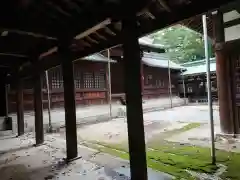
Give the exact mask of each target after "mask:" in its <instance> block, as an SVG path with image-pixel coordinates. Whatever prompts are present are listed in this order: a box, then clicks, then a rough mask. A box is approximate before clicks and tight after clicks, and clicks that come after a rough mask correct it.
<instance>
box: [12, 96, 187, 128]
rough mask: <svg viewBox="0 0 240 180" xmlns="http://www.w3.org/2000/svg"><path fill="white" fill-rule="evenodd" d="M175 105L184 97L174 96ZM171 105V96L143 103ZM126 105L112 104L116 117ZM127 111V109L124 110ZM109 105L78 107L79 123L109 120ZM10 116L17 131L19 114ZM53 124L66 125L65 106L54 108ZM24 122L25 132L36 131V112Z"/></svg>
mask: <svg viewBox="0 0 240 180" xmlns="http://www.w3.org/2000/svg"><path fill="white" fill-rule="evenodd" d="M172 100H173V101H172V102H173V106H181V105H183V104H184V99H181V98H179V97H173V99H172ZM169 107H170V100H169V98H160V99H152V100H146V101H145V103H144V104H143V111H144V112H151V111H157V110H161V109H165V108H169ZM124 108H125V107H124V106H122V105H120V104H117V103H114V104H112V116H113V118H116V117H118V116H119V109H124ZM124 111H125V110H124ZM109 114H110V113H109V105H92V106H87V107H77V109H76V117H77V124H78V125H82V124H91V123H96V122H103V121H107V120H109V119H110V118H109ZM9 116H10V117H12V119H13V130H14V132H16V130H17V116H16V114H10V115H9ZM51 119H52V126H53V127H54V128H59V127H64V126H65V112H64V109H63V108H60V109H54V110H52V112H51ZM48 121H49V118H48V112H47V111H44V113H43V122H44V129H45V130H47V129H48V128H47V127H48ZM24 122H25V132H29V131H34V113H33V112H25V114H24Z"/></svg>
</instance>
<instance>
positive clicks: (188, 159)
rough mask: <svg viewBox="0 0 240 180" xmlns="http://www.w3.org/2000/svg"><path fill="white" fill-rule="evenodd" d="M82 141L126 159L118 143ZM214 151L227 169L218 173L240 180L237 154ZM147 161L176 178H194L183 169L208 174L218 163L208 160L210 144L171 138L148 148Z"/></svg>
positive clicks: (153, 166) (239, 159) (154, 167)
mask: <svg viewBox="0 0 240 180" xmlns="http://www.w3.org/2000/svg"><path fill="white" fill-rule="evenodd" d="M84 145H85V146H88V147H91V148H94V149H97V150H98V151H100V152H104V153H108V154H111V155H113V156H117V157H120V158H122V159H129V154H128V152H127V151H126V150H125V149H124V148H121V145H119V144H118V145H114V144H106V143H99V142H98V143H93V142H85V143H84ZM216 155H217V163H221V164H224V165H226V166H227V167H228V169H227V171H226V172H224V173H223V174H222V175H221V178H223V179H227V178H229V179H231V180H239V179H240V171H239V169H238V168H239V167H240V154H238V153H229V152H226V151H221V150H217V151H216ZM147 163H148V166H149V167H151V168H153V169H155V170H158V171H161V172H165V173H168V174H171V175H173V176H175V177H176V179H181V178H184V179H188V180H191V179H194V178H193V177H191V176H190V175H189V174H188V173H187V172H186V171H185V170H186V169H188V170H193V171H196V172H200V173H201V172H204V173H209V174H212V173H214V172H216V170H217V167H216V166H214V165H212V164H211V156H210V149H209V148H203V147H196V146H190V145H179V144H177V143H170V142H164V144H163V145H162V146H161V145H159V146H158V148H157V149H148V150H147Z"/></svg>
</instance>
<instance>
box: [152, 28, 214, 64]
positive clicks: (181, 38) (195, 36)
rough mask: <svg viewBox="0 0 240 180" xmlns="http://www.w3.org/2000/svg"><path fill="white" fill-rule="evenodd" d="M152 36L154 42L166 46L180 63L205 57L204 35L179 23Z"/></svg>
mask: <svg viewBox="0 0 240 180" xmlns="http://www.w3.org/2000/svg"><path fill="white" fill-rule="evenodd" d="M150 37H151V38H153V39H154V41H153V43H154V44H162V45H163V46H165V47H166V48H167V51H168V52H169V54H170V56H171V59H172V60H175V61H177V62H179V63H184V62H189V61H194V60H199V59H204V41H203V36H202V35H201V34H199V33H197V32H195V31H193V30H191V29H189V28H186V27H184V26H181V25H177V26H173V27H169V28H166V29H164V30H162V31H158V32H157V33H155V34H152V35H151V36H150ZM209 42H210V41H209ZM210 54H211V53H210Z"/></svg>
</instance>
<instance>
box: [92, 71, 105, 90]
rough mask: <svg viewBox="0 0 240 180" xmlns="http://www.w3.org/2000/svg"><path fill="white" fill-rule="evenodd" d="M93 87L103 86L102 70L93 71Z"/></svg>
mask: <svg viewBox="0 0 240 180" xmlns="http://www.w3.org/2000/svg"><path fill="white" fill-rule="evenodd" d="M94 88H96V89H103V88H105V79H104V72H95V74H94Z"/></svg>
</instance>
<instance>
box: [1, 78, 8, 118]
mask: <svg viewBox="0 0 240 180" xmlns="http://www.w3.org/2000/svg"><path fill="white" fill-rule="evenodd" d="M7 103H8V100H7V87H6V84H5V82H4V78H2V77H0V107H1V108H0V116H2V117H3V116H4V117H7V116H8V104H7Z"/></svg>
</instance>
